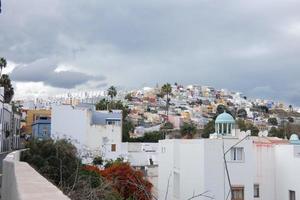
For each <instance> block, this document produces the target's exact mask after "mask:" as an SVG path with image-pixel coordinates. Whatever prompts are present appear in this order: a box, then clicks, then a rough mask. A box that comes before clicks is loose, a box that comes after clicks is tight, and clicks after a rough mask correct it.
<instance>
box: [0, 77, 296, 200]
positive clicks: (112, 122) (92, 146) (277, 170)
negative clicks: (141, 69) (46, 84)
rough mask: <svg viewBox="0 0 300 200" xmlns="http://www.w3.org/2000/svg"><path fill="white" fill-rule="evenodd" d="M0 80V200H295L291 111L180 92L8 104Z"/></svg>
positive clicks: (188, 89) (231, 96) (198, 90)
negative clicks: (28, 198) (28, 199)
mask: <svg viewBox="0 0 300 200" xmlns="http://www.w3.org/2000/svg"><path fill="white" fill-rule="evenodd" d="M4 78H6V79H9V77H8V76H7V75H6V76H5V75H2V78H1V85H2V88H1V89H0V93H1V95H0V97H1V104H0V110H1V114H0V117H1V119H0V123H1V125H0V128H1V141H0V149H1V152H3V153H4V152H12V153H10V154H8V156H7V157H6V158H5V159H4V161H3V162H4V163H3V172H2V173H3V175H2V176H3V177H2V198H3V199H26V198H24V196H23V197H22V192H24V193H26V192H27V193H28V192H29V191H30V194H31V195H33V196H35V198H33V199H141V200H144V199H145V200H148V199H149V200H150V199H159V200H188V199H217V200H221V199H224V200H225V199H231V200H244V199H245V200H250V199H255V200H256V199H257V200H259V199H261V200H296V199H300V179H299V176H298V171H299V169H300V140H299V135H300V109H299V108H297V107H296V106H293V105H289V104H285V103H283V102H276V101H272V100H264V99H253V98H251V97H248V96H245V95H244V94H242V93H239V92H233V91H230V90H227V89H217V88H214V87H210V86H201V85H188V86H183V85H181V84H179V83H174V84H169V83H166V84H163V85H156V86H154V87H144V88H141V89H137V90H130V91H125V90H118V89H117V88H116V87H114V86H111V87H109V88H108V89H107V90H102V91H85V92H73V93H71V92H70V93H68V94H65V95H57V96H52V97H47V98H36V99H18V100H17V99H12V96H13V93H11V92H10V93H9V91H10V90H9V88H12V87H11V85H9V84H8V85H7V84H6V83H7V82H4V81H3V79H4ZM19 160H20V161H19ZM25 163H26V164H25ZM22 170H23V173H22ZM26 174H27V176H26ZM24 176H26V177H25V178H24ZM42 176H43V177H44V178H42ZM24 180H26V181H25V182H24ZM31 184H32V185H31ZM43 186H45V187H46V188H48V189H47V190H46V191H44V192H43V195H45V194H47V193H48V192H49V195H51V197H46V196H47V195H45V197H44V198H42V196H41V194H40V193H41V190H43V189H41V190H39V189H38V188H42V187H43ZM35 187H37V188H36V189H35ZM14 188H18V189H17V190H15V189H14ZM58 189H59V190H61V191H62V192H61V193H59V192H55V194H53V191H56V190H58ZM52 195H54V196H52ZM56 195H57V196H56Z"/></svg>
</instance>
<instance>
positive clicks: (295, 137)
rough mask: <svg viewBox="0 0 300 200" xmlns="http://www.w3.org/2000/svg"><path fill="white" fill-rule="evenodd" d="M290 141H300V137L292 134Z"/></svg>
mask: <svg viewBox="0 0 300 200" xmlns="http://www.w3.org/2000/svg"><path fill="white" fill-rule="evenodd" d="M290 141H299V137H298V135H297V134H292V135H291V137H290Z"/></svg>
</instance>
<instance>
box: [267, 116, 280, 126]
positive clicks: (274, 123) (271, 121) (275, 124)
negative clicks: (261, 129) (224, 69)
mask: <svg viewBox="0 0 300 200" xmlns="http://www.w3.org/2000/svg"><path fill="white" fill-rule="evenodd" d="M268 123H269V124H271V125H273V126H277V125H278V122H277V119H276V118H275V117H272V118H269V119H268Z"/></svg>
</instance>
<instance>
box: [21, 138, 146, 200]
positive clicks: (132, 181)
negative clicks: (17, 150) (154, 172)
mask: <svg viewBox="0 0 300 200" xmlns="http://www.w3.org/2000/svg"><path fill="white" fill-rule="evenodd" d="M26 147H27V148H29V150H27V151H24V152H23V153H22V154H21V160H22V161H25V162H28V163H29V164H30V165H31V166H32V167H34V168H35V169H36V170H37V171H38V172H39V173H41V174H42V175H43V176H44V177H46V178H47V179H48V180H50V181H51V182H52V183H53V184H55V185H56V186H57V187H58V188H60V189H61V190H62V191H63V192H64V193H65V194H66V195H68V196H69V197H70V198H71V199H72V200H84V199H89V200H98V199H109V200H126V199H128V200H129V199H141V200H143V199H145V200H150V199H152V196H151V188H152V185H151V183H150V182H148V181H147V180H146V179H144V177H143V173H142V172H141V171H138V170H134V169H132V168H131V167H130V165H129V164H128V163H124V162H123V160H122V159H117V160H116V161H107V162H106V165H105V167H106V168H105V169H104V170H100V169H99V168H98V167H96V166H86V165H83V164H82V163H81V160H80V159H79V158H78V157H77V149H76V147H75V146H73V145H72V144H71V143H70V142H69V141H68V140H57V141H53V140H45V141H37V140H32V141H30V142H29V143H28V144H27V146H26ZM94 164H97V165H98V164H100V165H102V164H103V160H102V158H101V157H96V158H95V159H94Z"/></svg>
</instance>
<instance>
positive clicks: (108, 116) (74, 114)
mask: <svg viewBox="0 0 300 200" xmlns="http://www.w3.org/2000/svg"><path fill="white" fill-rule="evenodd" d="M51 112H52V119H51V120H52V121H51V137H52V138H67V139H71V141H72V142H73V143H74V144H75V146H76V147H77V148H78V149H79V151H80V153H81V154H82V156H83V157H86V158H93V157H94V156H96V155H98V156H99V155H102V156H103V157H104V158H106V159H116V158H117V157H119V156H120V155H121V143H122V112H121V111H119V110H114V111H112V112H109V111H96V110H95V107H94V106H90V105H81V106H76V107H73V106H71V105H57V106H53V108H52V111H51Z"/></svg>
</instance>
